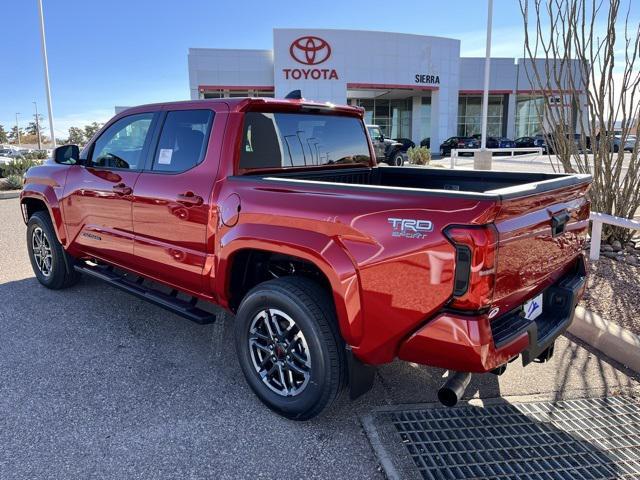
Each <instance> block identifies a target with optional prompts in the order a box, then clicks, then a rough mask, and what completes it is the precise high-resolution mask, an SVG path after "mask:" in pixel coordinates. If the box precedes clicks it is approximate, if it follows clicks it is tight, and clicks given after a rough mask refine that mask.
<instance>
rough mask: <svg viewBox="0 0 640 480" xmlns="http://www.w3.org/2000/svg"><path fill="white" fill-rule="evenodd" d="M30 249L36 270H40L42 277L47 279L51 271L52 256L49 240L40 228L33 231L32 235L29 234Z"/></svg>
mask: <svg viewBox="0 0 640 480" xmlns="http://www.w3.org/2000/svg"><path fill="white" fill-rule="evenodd" d="M31 248H32V251H33V258H34V259H35V261H36V266H37V267H38V270H40V273H42V275H44V276H45V277H48V276H49V275H51V271H52V266H53V254H52V253H51V244H50V243H49V239H48V238H47V235H46V234H45V233H44V231H43V230H42V228H40V227H36V228H34V229H33V233H32V234H31Z"/></svg>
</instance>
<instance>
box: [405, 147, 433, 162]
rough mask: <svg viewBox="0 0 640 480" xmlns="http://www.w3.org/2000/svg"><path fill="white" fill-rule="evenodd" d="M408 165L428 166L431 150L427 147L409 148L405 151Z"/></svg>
mask: <svg viewBox="0 0 640 480" xmlns="http://www.w3.org/2000/svg"><path fill="white" fill-rule="evenodd" d="M407 155H408V156H409V163H411V164H413V165H429V162H430V161H431V150H429V149H428V148H427V147H411V148H409V150H407Z"/></svg>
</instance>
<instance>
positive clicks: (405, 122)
mask: <svg viewBox="0 0 640 480" xmlns="http://www.w3.org/2000/svg"><path fill="white" fill-rule="evenodd" d="M412 102H413V99H412V97H408V98H402V99H386V98H358V99H356V104H357V105H358V106H360V107H362V108H364V111H365V116H364V118H365V123H367V124H374V125H379V126H380V128H381V129H382V133H384V135H385V137H388V138H411V113H412Z"/></svg>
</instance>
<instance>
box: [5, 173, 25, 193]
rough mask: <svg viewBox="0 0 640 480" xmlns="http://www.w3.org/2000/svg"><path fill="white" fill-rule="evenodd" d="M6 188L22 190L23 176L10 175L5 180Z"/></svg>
mask: <svg viewBox="0 0 640 480" xmlns="http://www.w3.org/2000/svg"><path fill="white" fill-rule="evenodd" d="M4 184H5V188H6V189H8V190H22V176H20V175H9V176H8V177H7V178H6V179H5V180H4Z"/></svg>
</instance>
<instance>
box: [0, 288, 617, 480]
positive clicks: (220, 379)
mask: <svg viewBox="0 0 640 480" xmlns="http://www.w3.org/2000/svg"><path fill="white" fill-rule="evenodd" d="M0 298H1V299H2V302H0V478H3V479H6V478H21V477H26V478H38V477H54V478H63V477H66V478H82V477H87V476H105V477H119V478H131V477H136V476H145V477H150V478H177V477H184V476H191V477H215V478H246V477H253V476H261V477H265V478H278V477H281V476H282V471H283V470H282V468H283V467H282V466H283V465H286V466H287V476H290V477H300V478H310V477H311V478H313V477H316V478H327V477H335V478H346V477H349V478H354V479H355V478H382V477H383V474H382V473H381V471H380V469H379V461H378V459H377V458H376V457H375V455H374V453H373V452H372V450H371V448H370V446H369V442H368V441H367V439H366V437H365V434H364V432H363V430H362V427H361V424H360V417H361V416H362V415H364V414H367V413H369V412H371V411H372V410H373V409H374V408H375V407H381V406H385V405H391V404H398V403H417V402H433V401H435V398H436V392H437V389H438V388H439V386H440V385H441V383H442V381H443V380H442V378H441V376H442V373H443V372H442V370H439V369H431V368H425V367H420V366H414V365H412V364H408V363H403V362H395V363H392V364H390V365H385V366H382V367H380V368H379V370H378V376H377V377H378V378H377V382H376V384H375V385H374V388H373V390H372V391H371V392H369V393H368V394H366V395H365V396H363V397H362V398H360V399H358V400H356V401H355V402H350V401H348V400H346V399H345V398H344V396H343V399H342V400H340V402H339V403H338V405H336V406H335V407H334V408H333V409H332V410H330V411H329V412H328V413H327V414H326V415H324V416H322V417H320V418H317V419H315V420H312V421H309V422H304V423H298V422H292V421H289V420H285V419H283V418H281V417H279V416H277V415H275V414H273V413H272V412H271V411H269V410H268V409H267V408H266V407H264V406H263V405H262V404H261V403H260V402H259V400H258V399H257V398H256V397H255V396H254V395H253V393H252V392H251V390H250V389H249V387H248V386H247V385H246V383H245V380H244V377H243V376H242V373H241V371H240V368H239V365H238V363H237V360H236V357H235V351H234V346H233V332H232V325H233V323H232V322H233V318H232V316H231V315H228V314H224V313H223V314H221V315H220V317H219V321H217V322H216V323H215V324H213V325H205V326H200V325H196V324H193V323H191V322H189V321H187V320H184V319H182V318H180V317H177V316H175V315H173V314H170V313H167V312H166V311H164V310H162V309H160V308H158V307H155V306H152V305H149V304H147V303H145V302H143V301H142V300H138V299H136V298H133V297H131V296H129V295H127V294H125V293H123V292H120V291H118V290H116V289H113V288H111V287H109V286H107V285H104V284H103V283H101V282H99V281H98V280H94V279H90V278H83V280H82V281H81V282H80V283H79V284H78V285H76V286H74V287H71V288H70V289H67V290H63V291H51V290H47V289H46V288H44V287H42V286H40V285H39V284H38V282H37V281H36V280H35V278H33V277H31V278H26V279H22V280H17V281H11V282H7V283H4V284H0ZM563 342H564V343H565V344H569V345H572V344H571V342H569V341H568V340H566V339H563ZM585 352H586V351H585V350H583V349H581V350H579V351H578V353H577V354H576V355H577V356H576V358H578V359H580V358H582V356H583V355H584V354H585ZM587 353H588V352H587ZM596 360H597V361H594V362H593V363H589V364H588V365H587V368H588V372H587V373H588V375H587V376H586V377H585V379H584V381H586V382H594V383H597V386H599V387H600V386H602V385H603V384H604V382H603V381H602V379H600V380H598V378H597V375H602V376H607V378H608V380H607V382H608V383H606V385H607V387H608V388H613V387H614V386H615V385H616V382H617V384H619V385H620V386H624V385H626V384H627V383H628V382H629V381H630V379H629V378H628V377H626V376H624V375H622V374H620V375H617V374H616V375H612V373H611V369H613V367H611V366H610V365H608V364H605V362H601V363H603V365H601V366H600V368H599V372H600V373H598V365H597V363H598V361H599V359H596ZM554 361H555V359H554ZM529 368H532V371H531V372H530V373H531V375H532V376H533V382H534V383H535V384H536V388H535V389H534V391H535V392H541V391H547V392H552V391H554V390H553V389H557V388H558V387H557V384H556V382H557V379H558V378H567V379H568V380H567V381H566V382H565V383H564V385H565V388H566V389H567V390H568V389H572V388H573V387H574V379H573V380H572V376H573V373H572V369H571V367H570V366H569V365H561V364H560V363H558V362H556V363H555V364H554V363H553V361H552V364H549V365H535V366H532V367H527V369H529ZM613 370H615V369H613ZM523 372H525V370H523V369H522V368H521V367H517V368H509V369H508V370H507V373H506V374H505V375H504V376H503V377H500V378H497V377H495V376H493V375H483V376H477V377H474V378H473V380H472V382H471V384H470V386H469V389H468V391H467V394H466V395H465V397H469V396H480V397H483V398H493V397H497V396H499V395H505V394H509V395H514V394H522V395H524V394H527V393H530V390H531V385H530V382H529V383H528V381H524V380H523V379H524V378H531V377H528V376H526V375H525V374H524V373H523ZM543 372H545V373H544V375H543ZM615 372H618V371H617V370H615ZM526 373H527V374H528V373H529V372H528V371H527V372H526ZM583 373H584V372H583ZM563 375H564V376H563ZM542 377H544V378H542ZM291 458H295V459H296V461H295V462H292V461H291Z"/></svg>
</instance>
